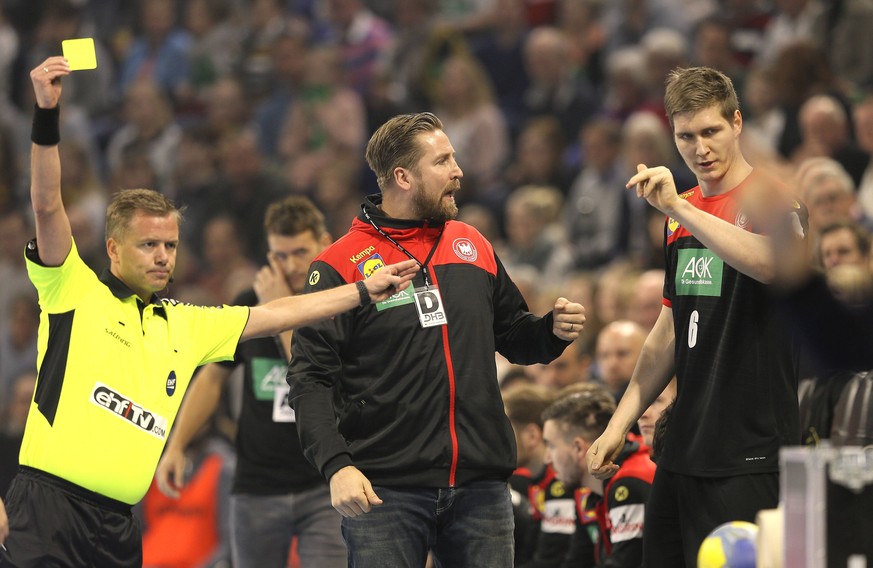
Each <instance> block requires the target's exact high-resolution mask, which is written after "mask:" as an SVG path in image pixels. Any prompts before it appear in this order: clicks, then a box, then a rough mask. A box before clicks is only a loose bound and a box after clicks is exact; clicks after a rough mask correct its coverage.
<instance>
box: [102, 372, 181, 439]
mask: <svg viewBox="0 0 873 568" xmlns="http://www.w3.org/2000/svg"><path fill="white" fill-rule="evenodd" d="M91 402H92V403H93V404H95V405H97V406H99V407H100V408H103V409H105V410H108V411H109V412H112V413H113V414H115V415H116V416H118V417H119V418H121V419H124V420H126V421H127V422H129V423H130V424H132V425H133V426H135V427H137V428H139V429H140V430H143V431H145V432H148V433H149V434H151V435H152V436H154V437H156V438H158V439H160V440H163V439H165V438H166V437H167V419H166V418H164V417H163V416H160V415H158V414H155V413H154V412H151V411H150V410H147V409H145V408H143V407H142V406H140V405H138V404H136V403H135V402H133V401H132V400H130V399H129V398H127V397H126V396H124V395H122V394H121V393H118V392H116V391H114V390H112V389H111V388H110V387H108V386H106V385H104V384H103V383H95V384H94V389H93V390H92V391H91Z"/></svg>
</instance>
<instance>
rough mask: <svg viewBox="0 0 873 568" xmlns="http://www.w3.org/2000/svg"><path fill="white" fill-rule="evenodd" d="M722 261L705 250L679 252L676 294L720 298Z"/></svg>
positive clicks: (683, 250)
mask: <svg viewBox="0 0 873 568" xmlns="http://www.w3.org/2000/svg"><path fill="white" fill-rule="evenodd" d="M723 272H724V261H723V260H722V259H720V258H719V257H717V256H715V255H714V254H712V252H710V251H708V250H706V249H681V250H679V263H678V270H677V271H676V293H677V294H679V295H680V296H720V295H721V281H722V274H723Z"/></svg>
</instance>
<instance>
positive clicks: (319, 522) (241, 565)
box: [230, 485, 346, 568]
mask: <svg viewBox="0 0 873 568" xmlns="http://www.w3.org/2000/svg"><path fill="white" fill-rule="evenodd" d="M341 518H342V517H341V516H340V514H339V513H338V512H337V511H336V510H335V509H334V508H333V507H332V506H331V504H330V490H329V489H328V487H327V486H326V485H322V486H319V487H316V488H315V489H310V490H307V491H301V492H299V493H289V494H287V495H231V497H230V526H231V542H230V544H231V554H232V558H233V565H234V567H235V568H273V567H276V568H284V567H285V566H287V565H288V554H289V552H290V550H291V540H292V538H293V537H295V536H296V537H297V555H298V556H299V557H300V565H301V567H302V568H345V566H346V546H345V544H344V543H343V540H342V536H341V533H340V519H341Z"/></svg>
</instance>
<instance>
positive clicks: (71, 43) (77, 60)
mask: <svg viewBox="0 0 873 568" xmlns="http://www.w3.org/2000/svg"><path fill="white" fill-rule="evenodd" d="M61 48H62V49H63V50H64V57H66V58H67V61H68V62H69V64H70V71H79V70H81V69H97V52H96V51H94V38H90V37H85V38H81V39H65V40H64V41H62V42H61Z"/></svg>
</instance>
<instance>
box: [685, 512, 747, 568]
mask: <svg viewBox="0 0 873 568" xmlns="http://www.w3.org/2000/svg"><path fill="white" fill-rule="evenodd" d="M757 537H758V525H756V524H754V523H749V522H746V521H732V522H729V523H725V524H723V525H719V526H718V527H716V528H715V529H713V531H712V532H711V533H709V536H707V537H706V538H705V539H704V541H703V543H701V545H700V550H699V552H698V553H697V568H755V539H756V538H757Z"/></svg>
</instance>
